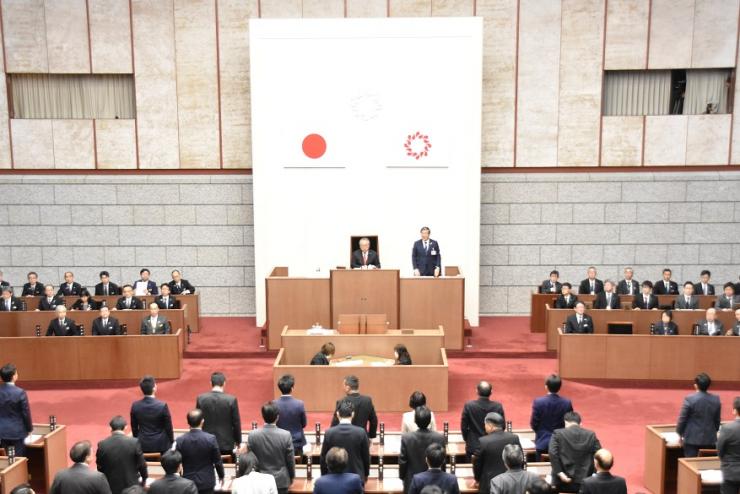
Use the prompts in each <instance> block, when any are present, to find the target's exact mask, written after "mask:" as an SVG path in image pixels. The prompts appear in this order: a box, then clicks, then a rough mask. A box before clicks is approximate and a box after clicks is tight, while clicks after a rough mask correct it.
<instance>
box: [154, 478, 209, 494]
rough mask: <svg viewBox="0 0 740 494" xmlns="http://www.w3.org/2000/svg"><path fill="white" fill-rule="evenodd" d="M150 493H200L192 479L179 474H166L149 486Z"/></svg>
mask: <svg viewBox="0 0 740 494" xmlns="http://www.w3.org/2000/svg"><path fill="white" fill-rule="evenodd" d="M149 494H198V488H197V487H195V484H194V483H193V481H192V480H189V479H186V478H183V477H180V476H179V475H165V476H164V477H162V478H161V479H159V480H155V481H154V482H152V485H150V486H149Z"/></svg>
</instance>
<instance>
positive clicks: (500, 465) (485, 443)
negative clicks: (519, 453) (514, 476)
mask: <svg viewBox="0 0 740 494" xmlns="http://www.w3.org/2000/svg"><path fill="white" fill-rule="evenodd" d="M485 428H486V435H485V436H483V437H481V438H480V441H479V444H480V446H479V447H478V450H477V451H476V452H475V456H474V460H473V476H474V477H475V481H476V482H477V483H478V484H479V486H480V487H479V490H478V492H481V493H486V494H488V493H489V492H490V491H491V480H493V478H494V477H496V476H497V475H501V474H502V473H504V472H505V471H506V465H505V464H504V458H503V453H504V448H505V447H506V446H507V445H508V444H516V445H517V446H521V443H520V442H519V436H517V435H516V434H512V433H511V432H507V431H506V422H504V418H503V417H502V416H501V415H499V414H498V413H495V412H491V413H489V414H488V415H486V419H485Z"/></svg>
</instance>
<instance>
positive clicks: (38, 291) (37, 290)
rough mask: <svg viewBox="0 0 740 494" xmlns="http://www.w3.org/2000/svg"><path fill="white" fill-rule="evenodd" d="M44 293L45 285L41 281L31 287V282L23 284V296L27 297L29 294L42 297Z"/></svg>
mask: <svg viewBox="0 0 740 494" xmlns="http://www.w3.org/2000/svg"><path fill="white" fill-rule="evenodd" d="M43 294H44V285H42V284H41V283H39V282H36V286H35V287H33V288H31V284H30V283H26V284H24V285H23V291H22V292H21V296H22V297H26V296H29V295H35V296H37V297H40V296H41V295H43Z"/></svg>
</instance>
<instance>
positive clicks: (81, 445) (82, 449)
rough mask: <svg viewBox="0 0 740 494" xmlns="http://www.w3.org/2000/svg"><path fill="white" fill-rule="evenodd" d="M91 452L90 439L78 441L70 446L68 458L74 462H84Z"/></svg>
mask: <svg viewBox="0 0 740 494" xmlns="http://www.w3.org/2000/svg"><path fill="white" fill-rule="evenodd" d="M91 453H92V446H91V445H90V441H79V442H76V443H75V444H74V446H72V448H70V450H69V459H70V460H72V461H73V462H74V463H84V462H85V460H86V459H87V457H88V456H90V454H91Z"/></svg>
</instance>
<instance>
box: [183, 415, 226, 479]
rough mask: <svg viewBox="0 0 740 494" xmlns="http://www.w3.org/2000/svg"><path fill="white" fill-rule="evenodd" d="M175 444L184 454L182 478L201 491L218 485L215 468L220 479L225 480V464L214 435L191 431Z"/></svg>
mask: <svg viewBox="0 0 740 494" xmlns="http://www.w3.org/2000/svg"><path fill="white" fill-rule="evenodd" d="M175 444H176V445H177V450H178V451H179V452H180V453H181V454H182V472H183V475H182V476H183V477H185V478H186V479H190V480H192V481H193V482H195V486H196V487H197V488H198V490H199V491H202V490H206V489H212V488H213V487H214V486H215V485H216V475H215V474H214V472H213V470H214V468H215V469H216V472H217V473H218V478H219V479H223V478H224V464H223V462H222V461H221V452H220V451H219V450H218V443H217V442H216V438H215V437H214V436H213V434H209V433H207V432H203V431H202V430H200V429H190V432H187V433H185V434H183V435H182V436H180V437H178V438H177V439H176V440H175Z"/></svg>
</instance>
